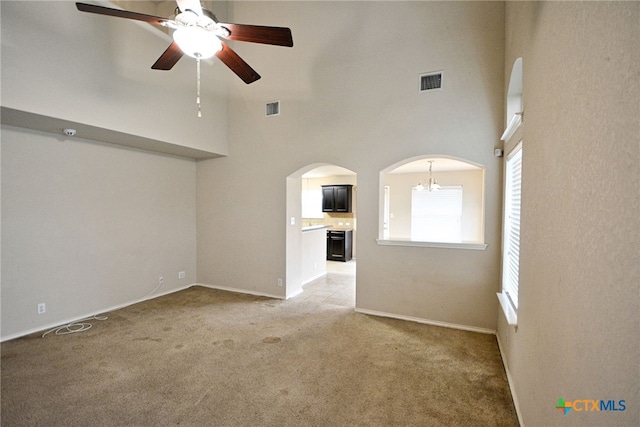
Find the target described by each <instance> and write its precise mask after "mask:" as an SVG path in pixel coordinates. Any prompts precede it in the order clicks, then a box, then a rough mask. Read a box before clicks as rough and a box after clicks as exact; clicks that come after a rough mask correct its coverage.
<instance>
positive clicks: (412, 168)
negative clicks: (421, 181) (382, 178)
mask: <svg viewBox="0 0 640 427" xmlns="http://www.w3.org/2000/svg"><path fill="white" fill-rule="evenodd" d="M429 160H432V161H433V163H432V165H433V167H432V171H433V172H451V171H463V170H478V169H481V168H480V167H479V166H475V165H472V164H470V163H466V162H461V161H459V160H454V159H445V158H435V159H420V160H414V161H412V162H409V163H405V164H404V165H402V166H399V167H397V168H395V169H394V170H392V171H391V172H389V173H423V172H429Z"/></svg>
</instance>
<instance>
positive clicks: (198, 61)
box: [196, 56, 202, 117]
mask: <svg viewBox="0 0 640 427" xmlns="http://www.w3.org/2000/svg"><path fill="white" fill-rule="evenodd" d="M196 80H197V81H196V88H197V90H196V92H197V93H196V102H197V103H198V117H202V109H201V108H200V56H196Z"/></svg>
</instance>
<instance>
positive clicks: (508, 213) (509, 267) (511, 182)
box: [502, 144, 522, 309]
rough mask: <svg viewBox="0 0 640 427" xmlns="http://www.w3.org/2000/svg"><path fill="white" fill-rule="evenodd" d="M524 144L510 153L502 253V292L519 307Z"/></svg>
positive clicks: (506, 182)
mask: <svg viewBox="0 0 640 427" xmlns="http://www.w3.org/2000/svg"><path fill="white" fill-rule="evenodd" d="M521 182H522V144H518V145H517V146H516V148H515V149H514V150H513V151H511V153H509V156H508V157H507V167H506V176H505V222H504V242H503V255H502V292H503V293H505V294H506V295H507V296H508V297H509V301H510V302H511V304H513V307H514V308H516V309H517V308H518V285H519V274H520V200H521V197H520V196H521Z"/></svg>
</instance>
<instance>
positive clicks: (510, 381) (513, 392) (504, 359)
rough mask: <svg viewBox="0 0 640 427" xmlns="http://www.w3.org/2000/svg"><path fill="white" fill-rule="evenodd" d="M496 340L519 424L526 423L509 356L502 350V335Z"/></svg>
mask: <svg viewBox="0 0 640 427" xmlns="http://www.w3.org/2000/svg"><path fill="white" fill-rule="evenodd" d="M496 341H497V342H498V350H500V358H501V359H502V366H504V372H505V374H507V383H508V384H509V391H511V399H512V400H513V406H514V407H515V408H516V415H517V417H518V424H520V425H521V426H523V425H524V421H523V420H522V413H521V412H520V403H519V402H518V395H517V394H516V389H515V386H514V385H513V377H512V376H511V372H509V365H508V364H507V356H506V355H505V354H504V351H503V350H502V342H501V341H500V335H498V334H496Z"/></svg>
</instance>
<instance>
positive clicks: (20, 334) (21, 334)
mask: <svg viewBox="0 0 640 427" xmlns="http://www.w3.org/2000/svg"><path fill="white" fill-rule="evenodd" d="M191 286H194V285H193V284H192V285H185V286H181V287H179V288H175V289H171V290H168V291H164V292H160V293H153V294H147V295H145V296H144V297H142V298H138V299H136V300H132V301H128V302H125V303H122V304H118V305H114V306H112V307H107V308H105V309H102V310H99V311H93V312H90V313H86V314H84V315H83V316H78V317H73V318H70V319H67V320H63V321H61V322H56V323H50V324H47V325H42V326H38V327H36V328H33V329H29V330H26V331H21V332H16V333H14V334H11V335H7V336H6V337H1V338H0V342H4V341H9V340H13V339H16V338H20V337H24V336H26V335H31V334H35V333H37V332H46V331H48V330H50V329H53V328H57V327H59V326H64V325H68V324H69V323H73V322H77V321H79V320H83V319H87V318H90V317H93V316H97V315H99V314H106V313H109V312H111V311H116V310H120V309H121V308H125V307H129V306H130V305H134V304H138V303H140V302H143V301H147V300H150V299H154V298H158V297H161V296H164V295H169V294H172V293H174V292H179V291H183V290H185V289H188V288H190V287H191Z"/></svg>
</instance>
